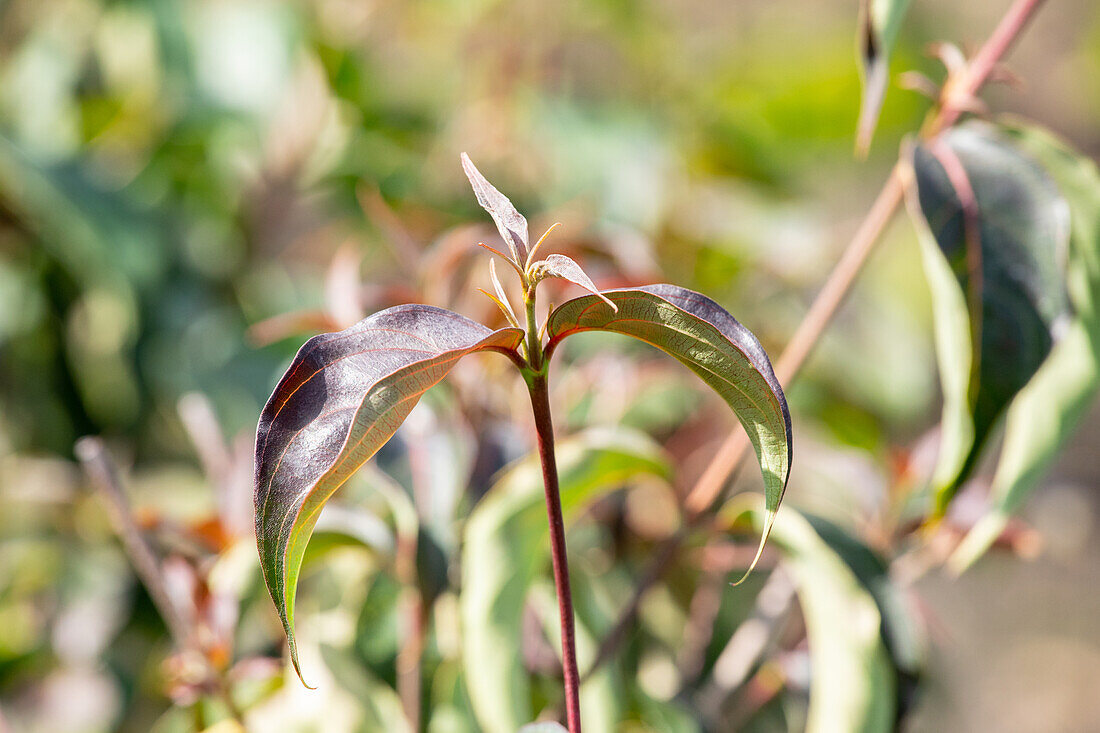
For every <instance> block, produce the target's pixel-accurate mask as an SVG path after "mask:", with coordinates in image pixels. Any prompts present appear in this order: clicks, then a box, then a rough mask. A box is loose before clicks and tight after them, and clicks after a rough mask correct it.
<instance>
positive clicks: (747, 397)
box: [547, 285, 792, 585]
mask: <svg viewBox="0 0 1100 733" xmlns="http://www.w3.org/2000/svg"><path fill="white" fill-rule="evenodd" d="M602 295H603V297H605V298H607V299H609V300H610V301H611V302H612V303H614V304H615V305H616V306H617V307H618V308H617V311H614V312H612V311H610V310H608V309H607V308H603V307H599V306H600V301H599V300H597V296H594V295H586V296H583V297H580V298H576V299H574V300H571V301H568V302H567V303H565V304H563V305H562V306H561V307H559V308H557V309H556V310H555V311H554V312H553V313H551V314H550V318H549V321H548V323H547V334H548V335H549V336H550V342H549V345H548V347H547V349H548V353H550V352H552V350H553V349H554V348H555V347H556V346H557V344H558V343H560V341H561V340H562V339H564V338H565V337H566V336H568V335H570V334H572V333H577V332H580V331H612V332H616V333H622V334H625V335H628V336H633V337H634V338H637V339H640V340H642V341H645V342H647V343H649V344H651V345H653V346H655V347H657V348H658V349H661V350H662V351H664V352H665V353H667V354H670V355H671V356H674V357H675V358H676V359H678V360H679V361H680V362H681V363H683V364H684V365H686V366H687V367H688V368H689V369H691V370H692V371H693V372H695V373H696V374H697V375H699V377H700V378H701V379H702V380H703V381H704V382H706V383H707V384H708V385H710V387H711V388H712V389H714V390H715V391H716V392H717V393H718V394H719V395H720V396H721V397H722V398H723V399H724V400H725V401H726V404H728V405H729V406H730V408H731V409H732V410H733V412H734V415H736V417H737V419H738V420H739V421H740V423H741V425H742V426H743V427H744V428H745V432H746V434H747V435H748V438H749V441H750V442H751V444H752V447H753V451H754V452H755V454H756V458H757V462H758V464H759V467H760V472H761V475H762V476H763V479H764V496H765V504H766V515H765V522H764V529H763V532H762V534H761V538H760V545H759V547H758V548H757V552H756V557H755V558H754V559H753V561H752V565H751V566H750V567H749V570H748V571H747V572H746V573H745V577H747V576H748V574H749V573H751V572H752V570H753V569H754V568H755V567H756V564H757V562H758V561H759V559H760V556H761V554H762V553H763V550H764V545H765V544H766V542H767V539H768V536H769V534H770V533H771V528H772V524H773V522H774V520H775V513H776V511H777V510H778V509H779V505H780V503H781V502H782V500H783V493H784V491H785V490H786V486H787V478H788V476H789V474H790V468H791V458H792V436H791V416H790V411H789V409H788V407H787V399H786V397H785V395H784V394H783V388H782V387H781V386H780V384H779V380H778V379H777V378H776V376H775V372H774V371H773V369H772V366H771V362H770V361H769V360H768V355H767V354H766V353H765V352H764V348H763V346H761V345H760V341H759V340H757V338H756V336H754V335H753V334H752V332H751V331H749V329H747V328H745V327H744V326H743V325H741V324H740V323H739V322H738V321H737V319H735V318H734V317H733V316H732V315H730V314H729V312H727V311H726V310H725V309H724V308H722V307H721V306H720V305H718V304H717V303H716V302H714V301H713V300H711V299H710V298H708V297H706V296H705V295H702V294H701V293H696V292H694V291H692V290H687V289H686V288H681V287H678V286H675V285H650V286H646V287H642V288H635V289H626V290H609V291H605V292H604V293H603V294H602ZM744 579H745V578H744V577H742V578H741V579H740V580H738V581H737V583H735V585H737V584H739V583H741V582H742V581H744Z"/></svg>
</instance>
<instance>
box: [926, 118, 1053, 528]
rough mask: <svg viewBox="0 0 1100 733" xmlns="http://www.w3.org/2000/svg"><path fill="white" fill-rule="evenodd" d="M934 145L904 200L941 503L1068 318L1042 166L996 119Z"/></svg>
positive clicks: (1048, 181)
mask: <svg viewBox="0 0 1100 733" xmlns="http://www.w3.org/2000/svg"><path fill="white" fill-rule="evenodd" d="M937 144H938V145H939V146H940V147H939V148H935V147H930V146H929V145H919V146H916V147H915V148H914V149H913V152H912V163H913V172H914V180H915V186H914V187H912V189H913V190H911V191H910V194H911V195H910V201H909V206H910V210H911V213H912V214H913V218H914V221H915V222H916V224H917V229H918V233H919V234H920V239H921V243H922V253H923V257H924V266H925V273H926V276H927V277H928V282H929V286H930V288H931V291H932V300H933V315H934V320H935V332H936V333H935V336H936V351H937V356H938V359H939V365H940V378H941V381H942V383H943V392H944V408H943V421H942V424H943V436H942V439H941V447H940V456H939V460H938V464H937V467H936V470H935V473H934V476H933V486H934V489H935V491H936V494H937V500H936V510H937V512H942V511H943V510H944V509H945V507H946V505H947V502H948V501H950V499H951V497H952V496H953V495H954V493H955V492H956V490H957V488H958V486H959V485H960V483H961V482H962V481H963V480H965V478H966V476H967V475H968V473H969V472H970V470H971V469H972V468H973V465H974V462H975V461H976V459H977V457H978V454H979V452H980V450H981V449H982V447H983V446H984V444H985V442H986V439H987V438H988V436H989V433H990V430H991V429H992V427H993V424H994V422H995V421H996V420H997V419H998V417H999V416H1000V415H1001V414H1002V413H1003V411H1004V409H1005V408H1006V407H1007V406H1008V404H1009V403H1010V402H1011V401H1012V399H1013V398H1014V397H1015V396H1016V393H1017V392H1019V390H1020V388H1022V387H1023V386H1024V385H1025V384H1027V382H1028V381H1029V380H1030V379H1031V378H1032V376H1034V374H1035V372H1036V371H1037V370H1038V369H1039V367H1040V365H1041V364H1042V363H1043V361H1044V360H1045V359H1046V358H1047V356H1048V354H1050V351H1051V348H1052V347H1053V345H1054V342H1055V338H1056V336H1057V334H1058V333H1059V331H1062V330H1064V329H1065V327H1066V325H1067V323H1068V320H1069V312H1070V307H1069V301H1068V298H1067V295H1066V287H1065V271H1064V266H1065V257H1066V249H1067V244H1068V236H1069V211H1068V208H1067V206H1066V202H1065V200H1064V199H1063V198H1062V196H1061V194H1060V193H1059V191H1058V189H1057V187H1056V186H1055V185H1054V182H1053V181H1052V180H1051V179H1050V177H1049V176H1048V175H1047V174H1046V173H1045V172H1044V171H1043V169H1042V168H1040V167H1039V165H1038V164H1037V163H1036V162H1035V161H1034V160H1033V159H1032V158H1031V157H1030V156H1028V155H1025V154H1024V153H1023V152H1021V151H1020V150H1019V149H1018V148H1017V147H1016V146H1015V145H1013V144H1012V142H1011V141H1010V140H1009V139H1008V138H1007V137H1005V136H1004V135H1003V134H1001V133H1000V132H998V131H997V129H996V128H995V127H993V126H992V125H989V124H986V123H979V122H971V123H968V124H966V125H963V126H961V127H957V128H954V129H952V130H949V131H948V132H946V133H944V134H943V135H942V136H941V137H940V138H939V142H938V143H937ZM945 165H946V166H947V167H945ZM960 184H961V185H962V186H963V188H964V190H963V191H962V193H961V194H960V192H959V191H958V190H957V189H959V186H960ZM971 192H972V198H971V195H970V194H971ZM968 200H969V203H965V202H967V201H968ZM968 218H969V219H972V220H973V221H972V222H968ZM971 223H972V224H973V225H971Z"/></svg>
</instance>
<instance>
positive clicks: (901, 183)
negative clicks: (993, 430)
mask: <svg viewBox="0 0 1100 733" xmlns="http://www.w3.org/2000/svg"><path fill="white" fill-rule="evenodd" d="M1043 2H1045V0H1016V2H1015V3H1014V4H1013V5H1012V6H1011V7H1010V8H1009V9H1008V12H1007V13H1005V16H1004V17H1003V18H1002V19H1001V22H1000V23H999V24H998V25H997V27H996V28H995V29H994V31H993V33H992V34H991V35H990V37H989V39H988V40H987V41H986V42H985V44H983V45H982V47H981V49H979V50H978V53H977V54H975V55H974V58H973V59H971V61H970V63H969V64H968V66H967V67H966V70H965V71H964V72H963V73H962V74H961V75H960V76H959V77H958V78H957V79H954V80H952V81H950V83H949V84H948V86H947V87H946V88H945V89H944V92H943V94H942V99H941V105H940V108H939V109H938V110H937V111H936V113H935V114H933V115H932V116H931V117H930V118H929V120H928V122H927V124H926V125H924V127H923V128H922V130H921V136H922V137H924V138H930V137H933V136H935V135H936V134H938V133H939V132H940V131H942V130H944V129H947V128H948V127H950V126H951V125H953V124H955V122H956V121H958V119H959V116H960V115H961V114H962V113H963V111H964V110H965V109H966V108H967V107H968V106H969V104H968V103H969V102H970V100H971V98H972V97H973V95H974V94H976V93H977V92H978V90H979V89H981V87H982V85H984V84H985V82H986V81H987V80H988V78H989V75H990V74H991V73H992V72H993V70H994V68H995V67H996V65H997V64H998V63H999V62H1000V60H1001V58H1002V57H1003V56H1004V54H1005V53H1007V52H1008V49H1009V48H1010V47H1011V46H1012V43H1013V42H1014V41H1015V40H1016V38H1017V37H1018V36H1019V35H1020V32H1021V31H1023V29H1024V26H1026V25H1027V22H1028V21H1029V20H1030V19H1031V18H1032V16H1033V15H1034V14H1035V11H1037V10H1038V9H1039V7H1040V6H1041V5H1042V4H1043ZM905 179H906V167H905V164H904V163H903V162H902V161H898V163H896V164H895V165H894V167H893V169H892V170H891V171H890V177H889V178H887V180H886V184H885V185H884V186H883V188H882V190H881V191H880V192H879V194H878V197H877V198H876V199H875V202H874V204H873V205H872V206H871V209H870V211H868V212H867V216H866V217H865V218H864V220H863V222H862V223H861V224H860V226H859V229H858V230H856V233H855V235H854V236H853V237H852V241H851V243H850V244H849V245H848V248H847V249H846V250H845V251H844V254H843V255H842V256H841V259H840V261H839V262H838V263H837V265H836V267H835V268H833V271H832V272H831V273H830V275H829V278H828V280H826V281H825V285H824V286H822V288H821V291H820V292H819V293H818V296H817V298H815V299H814V302H813V304H812V305H811V306H810V309H809V311H808V312H807V313H806V316H805V317H804V318H803V319H802V322H801V323H800V324H799V325H798V328H797V329H796V330H795V332H794V334H793V335H792V336H791V339H790V341H789V342H788V345H787V347H786V348H785V349H784V350H783V352H782V354H780V356H779V359H778V360H777V361H776V365H775V373H776V377H777V378H778V379H779V382H780V383H781V384H784V385H786V384H789V383H790V381H791V380H792V379H793V378H794V377H795V376H796V375H797V374H798V371H799V370H800V369H801V367H802V365H803V364H804V363H805V362H806V359H807V358H808V357H809V355H810V353H811V352H812V351H813V349H814V347H815V346H816V345H817V342H818V340H819V339H820V338H821V334H822V333H824V331H825V328H826V327H827V326H828V325H829V323H830V321H832V318H833V316H834V315H835V314H836V311H837V309H838V308H839V307H840V305H841V303H843V301H844V298H845V296H846V295H847V294H848V291H849V290H851V287H852V283H853V282H855V278H856V276H858V275H859V273H860V272H861V271H862V269H863V265H864V264H865V263H866V261H867V257H868V256H869V255H870V253H871V252H872V251H873V249H874V246H875V244H877V243H878V240H879V237H881V236H882V232H883V231H884V230H885V229H886V225H887V224H889V223H890V220H891V219H892V218H893V216H894V213H895V212H896V211H897V209H898V207H899V206H900V205H901V202H902V200H903V198H904V194H905V186H906V180H905ZM748 446H749V443H748V440H747V436H746V435H745V433H744V431H743V430H741V429H740V428H739V427H738V428H735V429H734V431H733V432H732V433H730V435H729V436H728V437H727V438H726V441H725V442H724V443H723V444H722V446H721V448H719V450H718V453H717V454H715V456H714V458H713V459H712V460H711V462H710V464H709V465H708V466H707V468H706V470H704V471H703V474H702V475H701V476H700V478H699V481H698V482H696V485H695V487H694V488H693V489H692V490H691V492H690V493H689V494H688V498H687V500H686V503H685V508H686V510H687V513H686V516H685V524H686V525H687V527H688V529H691V528H694V527H696V526H698V525H699V524H701V523H703V521H704V519H705V517H706V514H707V511H708V510H709V509H710V508H711V507H712V506H714V504H715V502H717V500H718V499H719V498H720V497H721V495H722V491H723V489H725V487H726V483H727V481H728V479H729V476H730V474H731V473H732V472H733V471H734V469H736V468H737V466H738V464H740V462H741V461H742V460H743V459H744V457H745V453H746V450H747V449H748ZM688 534H689V532H687V531H683V532H679V533H677V534H676V535H673V537H672V538H670V540H669V541H670V542H672V543H675V544H674V545H673V546H672V547H671V548H662V552H661V553H659V555H658V556H657V557H656V558H654V560H653V561H652V562H651V564H650V566H649V567H648V568H647V569H646V570H645V571H644V572H643V573H642V580H641V582H639V584H638V586H637V588H635V591H634V595H633V597H632V598H631V600H630V601H629V602H628V603H627V605H626V606H625V608H624V610H623V612H622V613H621V614H620V616H619V618H618V620H617V621H616V622H615V625H614V626H613V627H612V629H611V631H610V632H608V634H607V636H606V637H605V638H604V642H603V643H601V645H600V649H599V651H598V653H597V655H596V661H595V663H593V665H592V666H591V668H589V669H588V670H587V671H586V672H585V674H586V675H589V674H591V673H592V672H593V671H594V670H595V669H596V667H597V666H598V665H599V664H600V663H602V662H603V661H605V660H606V659H608V658H609V657H610V656H611V654H612V653H613V652H614V648H615V646H616V645H617V644H618V643H619V641H621V639H622V638H623V637H624V636H625V631H626V628H627V627H628V626H629V625H630V624H631V623H633V621H634V616H635V614H636V613H637V610H638V607H639V605H640V603H641V598H642V596H643V595H644V594H645V593H646V592H647V591H648V590H649V588H650V587H651V586H652V585H653V584H654V583H655V582H657V580H659V579H660V578H661V577H662V576H663V575H664V571H665V570H667V568H668V566H669V565H670V564H671V561H672V559H673V558H674V557H675V556H676V552H675V549H676V548H677V547H678V545H679V543H680V542H682V541H683V540H684V539H685V538H686V537H687V536H688Z"/></svg>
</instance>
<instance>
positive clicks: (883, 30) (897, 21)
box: [856, 0, 909, 153]
mask: <svg viewBox="0 0 1100 733" xmlns="http://www.w3.org/2000/svg"><path fill="white" fill-rule="evenodd" d="M908 9H909V0H863V2H862V3H861V5H860V13H859V60H860V78H861V79H862V80H863V98H862V100H861V102H860V108H859V122H858V124H857V129H856V149H857V150H859V151H860V152H861V153H866V152H867V149H868V148H870V147H871V138H872V137H873V136H874V134H875V126H876V125H877V124H878V115H879V112H880V111H881V110H882V102H883V100H884V99H885V98H886V85H887V82H888V81H889V80H890V54H891V53H892V52H893V50H894V42H895V41H897V38H898V31H899V30H900V28H901V22H902V20H903V19H904V18H905V12H906V11H907V10H908Z"/></svg>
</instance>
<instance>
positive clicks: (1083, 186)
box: [950, 125, 1100, 572]
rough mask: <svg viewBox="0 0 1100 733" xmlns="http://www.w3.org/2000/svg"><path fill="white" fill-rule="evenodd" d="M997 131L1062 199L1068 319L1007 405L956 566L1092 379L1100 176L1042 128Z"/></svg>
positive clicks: (1035, 473) (1019, 498)
mask: <svg viewBox="0 0 1100 733" xmlns="http://www.w3.org/2000/svg"><path fill="white" fill-rule="evenodd" d="M1005 133H1006V134H1007V135H1009V136H1010V137H1011V139H1012V140H1013V141H1014V142H1015V143H1016V144H1017V145H1019V146H1020V148H1021V149H1023V150H1024V151H1026V152H1027V153H1029V154H1030V155H1032V156H1033V157H1034V158H1035V159H1036V160H1038V161H1039V162H1040V163H1041V164H1042V165H1043V167H1044V168H1046V170H1047V172H1048V173H1050V175H1051V176H1052V177H1053V178H1054V180H1055V181H1056V182H1057V184H1058V187H1059V188H1060V189H1061V192H1062V195H1063V196H1065V197H1066V200H1067V201H1068V202H1069V208H1070V226H1071V234H1070V252H1069V262H1068V265H1067V274H1068V286H1069V296H1070V300H1071V301H1072V303H1073V306H1074V310H1075V317H1074V319H1073V321H1072V322H1071V324H1070V326H1069V328H1068V329H1067V331H1066V333H1065V334H1064V335H1063V336H1062V338H1061V340H1060V341H1059V342H1058V343H1057V344H1056V345H1055V347H1054V349H1053V350H1052V352H1051V354H1050V358H1049V359H1048V360H1047V361H1046V363H1044V364H1043V366H1042V368H1041V369H1040V370H1039V371H1038V372H1037V373H1036V374H1035V378H1034V379H1033V380H1032V381H1031V382H1030V383H1029V384H1028V385H1027V386H1026V387H1024V389H1023V390H1021V391H1020V394H1019V396H1017V398H1016V400H1015V401H1014V402H1013V403H1012V406H1011V407H1010V408H1009V411H1008V417H1007V418H1006V421H1005V438H1004V447H1003V449H1002V450H1001V458H1000V463H999V464H998V465H997V471H996V473H995V474H994V477H993V485H992V487H991V501H992V505H993V506H992V510H991V511H990V513H989V514H987V515H986V516H985V517H983V518H982V520H981V521H979V523H978V524H977V525H976V526H975V527H974V528H973V529H972V530H971V531H970V533H969V534H968V535H967V537H966V538H965V539H964V541H963V542H962V544H961V545H960V546H959V547H958V549H957V550H956V551H955V554H954V556H953V557H952V558H951V562H950V564H951V567H952V568H953V569H954V570H956V571H957V572H961V571H962V570H964V569H966V568H967V567H969V566H970V565H971V564H972V563H973V562H974V561H975V560H977V559H978V558H979V557H981V555H982V554H983V553H984V552H985V551H986V550H987V549H988V548H989V546H990V545H991V544H992V543H993V540H995V539H996V538H997V536H998V535H999V534H1000V533H1001V530H1003V529H1004V526H1005V524H1006V522H1007V521H1008V517H1009V516H1010V515H1011V514H1012V513H1013V512H1015V511H1017V510H1018V509H1019V507H1020V505H1021V504H1022V503H1023V501H1024V500H1025V499H1026V498H1027V497H1028V496H1029V495H1030V494H1031V492H1032V490H1033V489H1034V488H1035V487H1036V485H1037V484H1038V483H1039V479H1040V478H1041V477H1042V475H1043V473H1044V472H1045V471H1046V469H1047V468H1048V467H1049V465H1050V463H1051V461H1052V460H1053V459H1054V457H1055V456H1056V455H1057V453H1058V450H1059V449H1060V448H1061V446H1062V445H1063V444H1064V443H1065V441H1066V439H1067V438H1068V437H1069V436H1070V435H1071V434H1072V433H1073V430H1074V428H1075V427H1076V426H1077V423H1078V421H1079V420H1080V418H1081V416H1082V414H1083V413H1084V412H1085V410H1086V409H1087V408H1088V406H1089V404H1091V402H1092V400H1093V398H1094V397H1095V395H1096V390H1097V386H1098V385H1100V174H1098V172H1097V169H1096V165H1095V164H1094V163H1093V162H1092V161H1091V160H1089V159H1088V158H1086V157H1084V156H1082V155H1080V154H1078V153H1076V152H1075V151H1073V150H1071V149H1070V148H1069V147H1067V146H1066V145H1065V144H1064V143H1063V142H1062V141H1060V140H1058V139H1057V138H1055V137H1054V136H1053V135H1051V134H1050V133H1048V132H1046V131H1045V130H1042V129H1039V128H1037V127H1034V126H1025V125H1014V126H1008V127H1006V128H1005Z"/></svg>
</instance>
